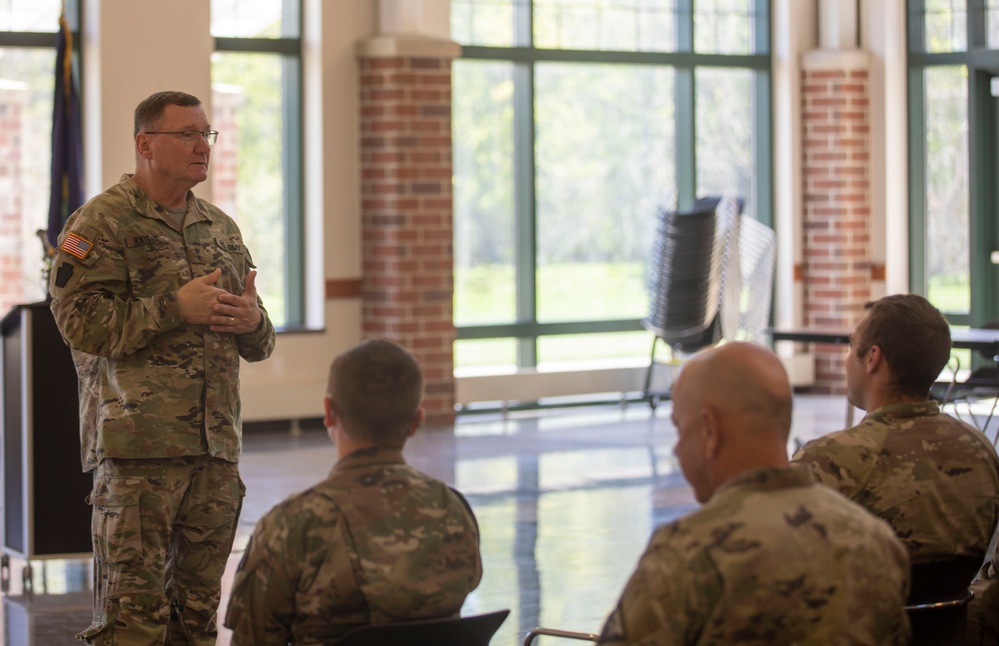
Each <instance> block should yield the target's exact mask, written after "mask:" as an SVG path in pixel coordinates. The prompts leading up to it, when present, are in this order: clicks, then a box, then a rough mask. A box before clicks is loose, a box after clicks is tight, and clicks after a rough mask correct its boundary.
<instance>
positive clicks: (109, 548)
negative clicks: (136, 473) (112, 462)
mask: <svg viewBox="0 0 999 646" xmlns="http://www.w3.org/2000/svg"><path fill="white" fill-rule="evenodd" d="M142 482H143V481H142V478H132V477H127V476H102V477H100V478H97V479H96V480H95V482H94V489H93V491H92V492H91V494H90V504H91V505H92V506H93V516H92V519H91V534H92V536H93V541H94V556H95V557H96V558H97V560H98V562H100V563H101V564H103V565H113V564H115V563H130V562H131V563H135V562H141V561H142V524H141V521H140V513H139V512H140V507H139V501H140V499H141V497H142Z"/></svg>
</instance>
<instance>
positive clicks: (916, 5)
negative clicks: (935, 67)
mask: <svg viewBox="0 0 999 646" xmlns="http://www.w3.org/2000/svg"><path fill="white" fill-rule="evenodd" d="M908 9H909V11H908V14H907V16H906V18H907V21H908V24H907V25H906V30H905V33H906V39H907V43H906V51H907V52H908V53H909V66H908V88H907V89H908V101H909V114H908V117H909V291H911V292H913V293H916V294H923V295H926V294H927V293H928V292H927V288H928V285H927V284H926V193H925V189H924V187H925V186H926V183H925V180H926V114H925V109H924V108H925V106H924V105H923V93H924V87H923V86H924V70H925V68H924V67H923V64H922V63H921V62H920V61H919V58H920V56H919V55H920V54H921V53H922V51H923V47H924V43H925V42H926V41H925V31H924V24H923V15H924V11H925V6H924V3H923V0H908Z"/></svg>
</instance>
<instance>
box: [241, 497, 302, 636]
mask: <svg viewBox="0 0 999 646" xmlns="http://www.w3.org/2000/svg"><path fill="white" fill-rule="evenodd" d="M288 533H289V530H288V527H287V524H286V523H285V522H284V521H283V519H282V518H281V517H280V516H278V515H277V514H274V513H273V512H272V513H270V514H268V515H267V516H265V517H264V518H262V519H261V520H260V522H259V523H257V526H256V528H255V529H254V530H253V535H252V536H251V537H250V542H249V543H247V545H246V552H245V553H244V554H243V559H242V560H241V561H240V563H239V568H238V569H237V570H236V576H235V579H234V580H233V584H232V594H231V596H230V598H229V606H228V609H227V610H226V617H225V625H226V627H227V628H229V629H231V630H232V642H231V643H232V646H254V645H256V644H287V643H290V642H291V637H292V635H291V626H292V622H293V621H294V618H295V589H294V582H295V581H296V580H297V579H298V575H297V574H296V573H293V572H289V571H288V561H287V560H286V559H285V558H284V549H283V548H282V546H281V543H280V541H281V539H282V538H286V537H287V536H288Z"/></svg>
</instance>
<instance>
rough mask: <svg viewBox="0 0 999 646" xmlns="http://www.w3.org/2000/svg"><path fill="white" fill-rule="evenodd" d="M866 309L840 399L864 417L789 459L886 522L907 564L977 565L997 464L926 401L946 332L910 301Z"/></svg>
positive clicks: (990, 452)
mask: <svg viewBox="0 0 999 646" xmlns="http://www.w3.org/2000/svg"><path fill="white" fill-rule="evenodd" d="M866 308H867V313H866V314H865V316H864V317H863V318H862V319H861V320H860V322H859V323H858V324H857V327H856V328H855V329H854V331H853V334H851V335H850V352H849V354H848V355H847V357H846V361H845V371H846V383H847V390H848V395H847V397H848V399H849V401H850V403H851V404H853V405H854V406H857V407H858V408H861V409H863V410H865V411H867V415H866V416H865V417H864V419H863V420H862V421H861V422H860V424H858V425H856V426H854V427H853V428H849V429H846V430H844V431H839V432H836V433H830V434H829V435H826V436H825V437H821V438H818V439H816V440H813V441H811V442H808V443H807V444H805V446H803V447H802V448H801V449H799V450H798V451H797V453H795V455H794V458H793V459H794V460H795V461H797V462H801V463H804V464H808V465H809V466H810V467H811V468H812V471H813V472H814V473H815V475H816V477H817V479H818V480H819V481H820V482H822V483H823V484H826V485H829V486H830V487H832V488H834V489H836V490H837V491H839V492H840V493H842V494H843V495H845V496H846V497H847V498H850V499H851V500H853V501H855V502H857V503H859V504H860V505H862V506H863V507H865V508H866V509H867V510H869V511H870V512H871V513H872V514H874V515H876V516H878V517H880V518H883V519H885V520H886V521H888V523H889V524H891V526H892V527H893V528H894V530H895V533H896V534H897V535H898V537H899V538H900V539H902V542H903V543H905V546H906V547H907V548H908V550H909V555H910V558H911V559H912V561H913V562H919V561H929V560H935V559H939V558H946V557H949V556H974V557H979V558H982V559H983V560H984V557H985V554H986V550H987V549H988V546H989V541H990V539H991V537H992V535H993V533H994V531H995V530H996V523H997V521H999V458H997V457H996V451H995V449H994V448H993V446H992V443H991V442H989V440H988V439H987V438H986V437H985V435H983V434H982V433H981V432H980V431H978V429H976V428H974V427H973V426H971V425H969V424H965V423H964V422H962V421H960V420H957V419H954V418H953V417H951V416H949V415H945V414H943V413H941V412H940V407H939V406H938V405H937V403H936V402H934V401H932V400H929V390H930V386H932V385H933V382H934V381H935V380H936V379H937V377H938V376H939V375H940V371H941V370H943V368H944V366H945V365H946V363H947V360H948V358H949V356H950V349H951V342H950V327H949V326H948V324H947V321H946V320H945V319H944V317H943V315H941V314H940V312H939V311H938V310H937V309H936V308H935V307H933V306H932V305H931V304H930V303H929V301H927V300H926V299H925V298H923V297H922V296H918V295H916V294H895V295H892V296H885V297H884V298H881V299H879V300H877V301H875V302H873V303H868V304H867V306H866ZM978 596H979V599H976V600H975V601H973V602H972V603H973V604H977V603H978V602H979V600H980V598H981V595H978ZM971 614H974V613H973V612H972V613H971Z"/></svg>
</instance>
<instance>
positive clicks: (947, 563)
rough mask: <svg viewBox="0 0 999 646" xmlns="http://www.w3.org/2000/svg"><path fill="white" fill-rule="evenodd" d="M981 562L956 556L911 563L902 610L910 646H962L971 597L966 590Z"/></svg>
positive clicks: (972, 594)
mask: <svg viewBox="0 0 999 646" xmlns="http://www.w3.org/2000/svg"><path fill="white" fill-rule="evenodd" d="M983 560H984V557H982V556H957V557H953V558H948V559H941V560H934V561H926V562H921V563H920V562H917V563H913V564H912V567H911V584H912V585H911V589H910V591H909V598H908V600H907V601H906V606H905V611H906V613H907V614H908V615H909V624H910V626H912V644H913V646H924V645H925V646H931V645H932V646H951V645H954V646H963V644H964V639H965V631H966V624H967V621H968V603H969V602H970V601H971V599H972V598H973V597H974V593H972V592H971V590H969V589H968V588H969V586H970V585H971V582H972V580H973V579H974V578H975V575H976V574H977V573H978V570H979V569H981V567H982V562H983Z"/></svg>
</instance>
